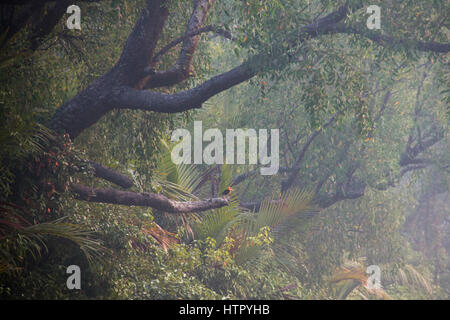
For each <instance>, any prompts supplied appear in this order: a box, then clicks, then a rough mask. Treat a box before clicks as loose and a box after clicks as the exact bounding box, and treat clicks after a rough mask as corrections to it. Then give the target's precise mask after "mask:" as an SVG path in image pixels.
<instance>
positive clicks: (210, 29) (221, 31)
mask: <svg viewBox="0 0 450 320" xmlns="http://www.w3.org/2000/svg"><path fill="white" fill-rule="evenodd" d="M205 32H214V33H215V34H218V35H221V36H223V37H224V38H226V39H229V40H231V39H232V36H231V33H230V32H228V31H227V30H225V29H222V28H220V27H218V26H214V25H209V26H206V27H203V28H200V29H198V30H196V31H194V32H193V33H190V34H187V35H184V36H182V37H179V38H177V39H175V40H172V41H171V42H169V43H168V44H167V45H166V46H165V47H164V48H162V49H161V50H159V51H158V53H157V54H155V56H154V57H153V59H152V62H153V63H156V62H158V61H159V59H160V58H161V57H162V56H163V55H164V54H166V53H167V51H169V50H170V49H172V48H173V47H175V46H176V45H177V44H179V43H180V42H183V41H184V40H186V39H188V38H190V37H193V36H196V35H199V34H202V33H205Z"/></svg>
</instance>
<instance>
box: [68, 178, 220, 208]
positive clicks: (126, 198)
mask: <svg viewBox="0 0 450 320" xmlns="http://www.w3.org/2000/svg"><path fill="white" fill-rule="evenodd" d="M71 190H72V191H73V192H74V193H75V194H76V197H77V199H79V200H84V201H89V202H100V203H110V204H120V205H126V206H141V207H151V208H154V209H157V210H161V211H164V212H167V213H172V214H183V213H192V212H202V211H207V210H211V209H217V208H221V207H224V206H226V205H228V200H226V199H225V198H211V199H207V200H201V201H186V202H180V201H174V200H171V199H169V198H167V197H165V196H163V195H161V194H155V193H137V192H130V191H121V190H116V189H103V188H102V189H96V188H91V187H87V186H84V185H80V184H73V185H72V186H71Z"/></svg>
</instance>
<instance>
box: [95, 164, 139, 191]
mask: <svg viewBox="0 0 450 320" xmlns="http://www.w3.org/2000/svg"><path fill="white" fill-rule="evenodd" d="M88 163H89V164H90V165H91V166H92V168H93V169H94V176H96V177H97V178H101V179H105V180H107V181H109V182H112V183H114V184H116V185H118V186H120V187H122V188H125V189H128V188H131V187H132V186H133V184H134V183H133V180H132V179H130V178H129V177H127V176H126V175H124V174H121V173H119V172H117V171H115V170H113V169H111V168H108V167H105V166H103V165H101V164H99V163H97V162H94V161H88Z"/></svg>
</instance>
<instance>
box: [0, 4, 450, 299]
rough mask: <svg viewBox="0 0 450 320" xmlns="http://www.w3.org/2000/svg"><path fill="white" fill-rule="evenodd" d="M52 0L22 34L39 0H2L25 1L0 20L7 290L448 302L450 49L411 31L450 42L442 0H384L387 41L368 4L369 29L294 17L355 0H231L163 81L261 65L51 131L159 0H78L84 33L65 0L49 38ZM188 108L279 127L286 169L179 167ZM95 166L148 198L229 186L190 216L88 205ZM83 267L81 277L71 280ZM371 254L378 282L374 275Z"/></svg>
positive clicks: (164, 60) (0, 209)
mask: <svg viewBox="0 0 450 320" xmlns="http://www.w3.org/2000/svg"><path fill="white" fill-rule="evenodd" d="M25 2H26V1H25ZM149 2H151V1H149ZM43 3H45V4H44V7H42V8H41V9H42V11H39V12H37V15H36V16H32V17H31V18H30V19H31V20H30V21H29V22H28V24H24V25H23V26H22V28H19V29H18V30H17V32H16V33H14V34H11V32H12V31H11V30H12V28H11V26H14V24H17V23H18V22H17V21H15V20H14V18H15V17H16V18H17V17H18V16H19V17H20V16H21V14H23V13H24V12H25V13H26V10H29V9H30V8H29V7H27V5H23V6H14V5H11V4H9V5H8V4H5V5H1V10H3V11H4V12H10V13H11V12H12V14H11V15H10V16H9V19H10V20H8V18H7V16H6V15H4V17H3V16H2V20H1V21H0V22H1V23H0V24H1V26H2V29H1V31H0V83H1V87H0V108H1V117H0V146H1V148H0V297H1V298H2V299H345V298H349V299H390V298H394V299H448V298H449V295H450V238H449V231H450V228H449V223H450V220H449V212H450V210H449V193H448V183H449V180H448V173H449V159H450V154H449V148H448V146H449V140H448V139H449V137H448V125H449V122H448V121H449V119H450V118H449V111H448V110H449V109H448V102H449V100H448V92H449V91H448V83H449V79H448V77H449V74H450V72H449V64H448V53H446V52H434V51H433V50H420V48H419V46H418V45H417V44H416V42H417V41H421V42H439V43H447V42H448V35H449V33H448V22H447V21H446V17H447V13H448V12H449V9H450V8H449V3H448V1H420V0H417V1H408V2H407V3H406V2H401V1H370V4H378V5H380V6H381V7H382V10H383V11H382V12H383V15H382V31H380V32H382V34H383V35H387V36H388V38H386V39H388V40H386V39H384V40H383V41H381V43H380V41H377V40H376V39H375V40H374V38H373V34H374V31H367V30H366V29H365V28H364V27H365V21H366V19H367V14H366V13H365V7H366V6H367V5H368V4H367V3H366V2H365V1H348V2H347V3H350V4H352V5H355V9H354V10H350V11H349V12H348V13H347V15H346V24H347V25H348V26H351V27H352V28H359V29H358V30H359V31H358V32H353V33H352V32H341V33H337V34H336V33H334V34H333V33H332V34H327V33H324V34H323V35H321V36H320V37H312V36H311V38H310V39H308V40H307V41H303V40H302V41H299V40H298V39H299V38H301V37H302V35H300V36H299V34H298V30H299V29H301V28H302V27H304V26H306V25H309V24H310V23H311V22H313V21H314V20H315V19H317V18H319V17H322V16H325V15H326V14H329V13H330V12H333V11H334V10H336V9H337V8H338V7H339V6H340V5H343V4H344V3H345V1H328V0H320V1H302V0H289V1H278V0H277V1H256V0H255V1H252V0H249V1H232V0H227V1H220V2H217V3H215V4H214V5H212V7H211V9H210V12H209V13H208V16H207V18H206V20H205V22H204V25H205V26H206V25H211V26H215V27H216V28H212V29H211V30H213V31H214V32H209V33H208V32H205V33H201V34H200V35H199V43H198V47H197V48H196V50H195V55H194V56H193V61H192V66H191V68H190V70H189V77H188V78H187V79H186V80H185V81H183V82H181V83H177V84H176V85H174V86H172V87H167V86H162V87H160V88H156V89H155V90H156V91H157V92H160V93H166V94H170V93H174V92H178V91H180V90H185V89H188V88H192V87H194V86H197V85H200V84H202V83H204V81H205V80H207V79H209V78H211V77H213V76H214V75H217V74H219V73H221V72H224V71H225V70H229V69H231V68H232V67H234V66H237V65H239V64H241V63H246V62H249V65H250V66H251V69H252V70H256V71H255V73H256V76H254V77H251V79H250V80H248V81H246V82H244V83H242V84H239V85H236V86H232V88H230V89H229V90H226V91H223V92H222V93H219V94H217V95H215V96H213V97H212V98H211V99H209V100H208V101H206V102H203V104H201V109H196V110H193V111H185V112H180V113H164V112H154V111H148V110H134V109H116V110H112V111H111V112H108V113H107V114H106V115H104V116H103V117H102V118H101V119H100V120H99V121H97V122H96V123H95V124H94V125H92V126H90V127H89V128H87V129H86V130H83V131H82V132H81V134H80V135H79V136H77V137H76V139H71V137H70V135H69V134H65V133H61V132H58V131H57V130H53V129H52V128H51V127H52V117H53V115H54V113H55V111H56V110H58V109H60V108H61V106H62V105H64V104H65V103H67V102H70V101H72V99H73V98H74V97H76V95H77V94H78V93H79V92H81V91H82V90H83V89H85V88H87V87H89V85H90V84H91V83H93V82H94V81H95V79H98V78H99V77H100V76H101V75H103V74H105V73H106V72H107V71H108V70H109V69H110V68H111V67H112V66H113V65H114V64H115V62H116V61H117V60H118V59H119V57H120V55H121V53H122V50H123V47H124V44H125V42H126V41H127V38H128V36H129V35H130V33H131V32H132V29H133V26H134V25H135V23H136V21H137V20H138V17H139V15H140V14H141V12H142V10H145V9H143V8H145V5H146V3H147V1H143V0H137V1H120V0H119V1H118V0H108V1H98V2H94V3H90V2H85V1H80V4H79V5H80V7H81V12H82V30H81V31H80V30H68V29H67V27H66V25H65V19H66V18H67V15H64V14H63V15H62V16H61V17H60V18H59V19H58V20H57V22H56V23H55V26H54V27H53V28H52V29H51V30H49V32H48V33H45V32H44V31H43V29H42V26H41V27H39V25H40V23H42V21H40V19H44V21H49V20H45V19H50V17H49V16H47V15H48V12H51V11H52V10H53V9H56V8H57V7H58V5H57V4H54V3H53V2H51V1H48V3H46V1H43ZM30 6H31V5H30ZM192 7H193V5H192V1H181V0H177V1H170V4H169V8H168V10H169V12H170V14H169V16H168V19H167V21H166V23H165V25H164V29H163V30H162V34H161V38H160V39H159V42H158V45H157V50H156V52H158V51H159V50H161V49H162V48H164V46H165V45H166V44H168V43H170V41H172V40H174V39H177V38H179V37H182V35H183V34H184V32H185V29H186V23H187V21H188V20H189V17H190V16H191V12H192ZM361 7H362V8H363V9H361ZM12 8H14V10H13V9H12ZM11 10H12V11H11ZM21 10H22V11H21ZM3 11H2V12H3ZM45 12H47V13H45ZM46 14H47V15H46ZM42 17H43V18H42ZM361 26H362V27H361ZM16 27H17V25H16ZM218 28H220V30H221V31H220V32H219V31H218ZM36 30H38V31H36ZM375 34H376V33H375ZM223 35H227V36H226V37H223ZM228 35H231V36H228ZM371 37H372V38H371ZM389 37H392V39H394V40H393V41H391V40H389V39H390V38H389ZM398 39H403V40H398ZM181 42H182V41H181ZM178 53H179V52H178V50H177V47H174V48H170V50H167V52H166V53H165V54H163V55H162V56H161V58H160V61H159V64H158V69H160V70H166V69H169V68H170V67H171V66H172V65H173V64H174V62H175V61H177V58H178ZM193 120H201V121H202V122H203V128H204V129H206V128H219V129H220V130H221V131H222V132H225V130H226V129H231V128H254V129H256V130H257V129H266V128H269V129H270V128H278V129H280V170H279V173H278V174H277V175H274V176H262V175H260V174H259V170H258V169H259V167H258V165H245V164H244V165H205V164H202V165H175V164H174V163H173V162H172V161H171V158H170V152H171V150H172V148H173V144H172V143H171V142H170V137H171V133H172V131H173V130H174V129H175V128H187V129H189V130H193V129H192V126H193ZM92 161H95V162H97V163H101V164H102V165H104V166H107V167H109V168H112V169H114V170H116V171H118V172H121V173H122V174H124V175H127V176H128V177H129V178H130V179H132V181H133V186H132V187H131V189H130V190H131V191H133V192H135V193H143V192H152V193H156V194H160V195H164V196H165V197H167V198H168V199H171V200H178V201H198V200H200V199H206V198H214V197H220V193H221V192H222V191H223V190H225V189H226V188H227V187H228V186H230V185H232V186H233V193H232V194H231V195H230V196H229V199H228V200H229V201H228V205H227V206H223V207H221V208H218V209H212V210H208V211H205V212H194V213H187V214H173V213H168V212H165V211H163V210H158V209H156V208H151V207H142V206H133V205H129V206H128V205H117V204H112V203H95V202H91V201H85V200H86V199H81V198H80V196H79V195H77V194H76V193H74V192H73V190H71V185H72V184H74V183H83V184H84V185H86V186H90V187H98V188H101V187H104V188H110V187H115V186H113V184H112V183H111V182H110V181H106V180H102V179H99V178H98V176H96V174H95V169H94V168H93V166H92ZM244 175H245V177H244ZM238 177H243V178H242V179H241V180H239V182H238V181H237V180H236V179H237V178H238ZM69 265H78V266H80V268H81V270H82V273H81V274H82V284H81V290H69V289H68V288H67V287H66V280H67V277H68V274H67V273H66V268H67V267H68V266H69ZM369 265H378V266H379V267H380V268H381V271H382V273H381V283H382V285H383V288H381V289H377V290H373V289H371V288H370V287H368V286H367V281H368V277H369V274H367V273H366V267H367V266H369Z"/></svg>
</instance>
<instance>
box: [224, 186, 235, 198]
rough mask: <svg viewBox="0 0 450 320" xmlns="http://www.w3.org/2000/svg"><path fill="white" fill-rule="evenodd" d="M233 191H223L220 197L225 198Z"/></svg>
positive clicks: (229, 188) (230, 189)
mask: <svg viewBox="0 0 450 320" xmlns="http://www.w3.org/2000/svg"><path fill="white" fill-rule="evenodd" d="M232 191H233V189H232V188H231V187H228V188H226V189H225V190H224V192H222V197H226V196H229V195H230V194H231V192H232Z"/></svg>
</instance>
